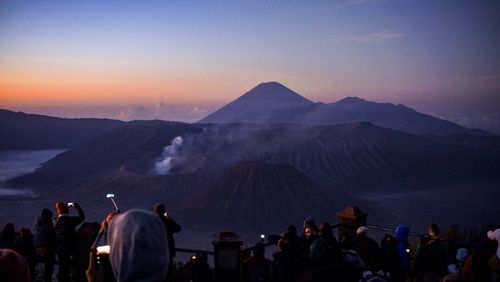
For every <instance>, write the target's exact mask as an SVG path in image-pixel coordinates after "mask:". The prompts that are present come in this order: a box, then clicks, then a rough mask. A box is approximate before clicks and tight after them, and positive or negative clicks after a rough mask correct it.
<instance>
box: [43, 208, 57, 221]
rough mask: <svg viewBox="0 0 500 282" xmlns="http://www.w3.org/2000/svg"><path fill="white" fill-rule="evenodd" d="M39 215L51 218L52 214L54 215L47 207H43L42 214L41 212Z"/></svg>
mask: <svg viewBox="0 0 500 282" xmlns="http://www.w3.org/2000/svg"><path fill="white" fill-rule="evenodd" d="M41 216H42V217H43V218H47V219H52V216H54V215H53V214H52V211H51V210H49V209H47V208H44V209H43V210H42V214H41Z"/></svg>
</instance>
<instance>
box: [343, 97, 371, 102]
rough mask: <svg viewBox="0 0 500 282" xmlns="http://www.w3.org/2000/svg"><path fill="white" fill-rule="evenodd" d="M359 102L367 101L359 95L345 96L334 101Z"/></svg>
mask: <svg viewBox="0 0 500 282" xmlns="http://www.w3.org/2000/svg"><path fill="white" fill-rule="evenodd" d="M360 102H368V101H367V100H365V99H363V98H359V97H346V98H344V99H341V100H339V101H338V102H336V103H360Z"/></svg>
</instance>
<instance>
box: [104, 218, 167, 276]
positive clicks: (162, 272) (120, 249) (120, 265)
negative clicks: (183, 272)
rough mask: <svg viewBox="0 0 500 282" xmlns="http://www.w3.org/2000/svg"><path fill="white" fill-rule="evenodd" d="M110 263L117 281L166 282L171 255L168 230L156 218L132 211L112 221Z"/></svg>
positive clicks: (110, 229) (110, 226)
mask: <svg viewBox="0 0 500 282" xmlns="http://www.w3.org/2000/svg"><path fill="white" fill-rule="evenodd" d="M108 242H109V246H110V255H109V260H110V262H111V267H112V269H113V273H114V275H115V278H116V280H117V281H164V280H165V278H166V277H167V271H168V262H169V251H168V239H167V234H166V231H165V226H164V225H163V223H162V222H161V220H160V219H159V218H158V217H157V216H155V215H154V214H152V213H150V212H147V211H143V210H130V211H127V212H125V213H123V214H119V215H117V216H115V217H114V218H113V220H112V221H111V224H110V225H109V230H108Z"/></svg>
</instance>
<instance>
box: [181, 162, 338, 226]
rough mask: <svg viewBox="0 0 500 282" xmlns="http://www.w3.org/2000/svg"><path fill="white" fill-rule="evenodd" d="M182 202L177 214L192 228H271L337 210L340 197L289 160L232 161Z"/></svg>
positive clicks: (318, 216)
mask: <svg viewBox="0 0 500 282" xmlns="http://www.w3.org/2000/svg"><path fill="white" fill-rule="evenodd" d="M184 203H185V204H184V207H183V208H181V209H180V210H179V212H178V214H182V215H183V217H182V220H183V221H184V222H187V223H188V224H190V225H191V226H196V228H197V229H207V230H213V229H216V230H225V229H228V228H231V230H237V231H249V230H260V231H265V230H269V231H275V230H276V228H277V227H279V226H280V225H284V224H287V223H293V222H300V221H301V220H302V219H303V218H304V217H305V216H308V215H312V216H315V217H316V218H321V216H323V217H324V216H325V215H328V214H329V213H331V211H332V210H339V209H340V208H341V207H343V206H344V205H345V197H344V195H343V194H342V193H341V192H339V191H337V192H336V193H334V192H333V190H332V189H326V188H325V187H322V186H321V185H320V184H318V183H317V182H315V181H314V180H312V179H311V178H309V177H307V176H306V175H305V174H303V173H302V172H300V171H298V170H297V169H295V168H293V167H291V166H289V165H286V164H283V163H274V162H264V161H253V162H242V163H238V164H236V165H234V166H232V167H231V168H230V169H228V170H227V171H226V172H225V173H224V174H223V175H222V176H220V177H218V178H217V179H216V180H215V181H213V182H212V183H211V184H210V185H209V186H208V188H206V189H205V190H203V191H201V192H199V193H196V194H194V195H192V196H191V197H189V198H188V199H187V200H186V201H184Z"/></svg>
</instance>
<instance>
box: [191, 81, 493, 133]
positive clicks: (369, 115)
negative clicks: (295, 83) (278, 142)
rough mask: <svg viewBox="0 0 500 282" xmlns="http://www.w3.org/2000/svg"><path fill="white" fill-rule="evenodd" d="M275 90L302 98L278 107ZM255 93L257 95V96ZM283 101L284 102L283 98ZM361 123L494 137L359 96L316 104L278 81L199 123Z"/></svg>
mask: <svg viewBox="0 0 500 282" xmlns="http://www.w3.org/2000/svg"><path fill="white" fill-rule="evenodd" d="M264 86H266V87H264ZM267 86H269V87H267ZM276 87H278V88H279V89H282V90H283V89H286V90H287V91H284V90H283V92H281V94H280V97H284V96H285V95H288V96H289V97H290V99H292V97H294V98H297V97H301V98H303V99H301V102H297V103H293V104H287V105H283V106H280V105H277V103H279V101H275V100H273V99H270V98H269V96H270V95H271V94H272V93H274V92H273V91H274V88H276ZM257 90H258V91H257ZM288 90H289V91H288ZM254 91H257V92H254ZM255 93H258V95H256V94H255ZM249 96H251V97H252V99H251V100H252V101H249V100H250V99H248V97H249ZM282 99H283V100H284V98H282ZM362 121H368V122H372V123H374V124H376V125H378V126H381V127H387V128H391V129H396V130H400V131H405V132H409V133H412V134H417V135H423V134H434V135H440V136H444V135H450V134H469V135H474V136H494V135H495V134H493V133H490V132H487V131H484V130H481V129H470V128H466V127H463V126H461V125H458V124H455V123H453V122H450V121H447V120H443V119H440V118H437V117H433V116H431V115H428V114H424V113H421V112H418V111H416V110H415V109H412V108H410V107H407V106H405V105H403V104H392V103H377V102H372V101H368V100H365V99H363V98H359V97H346V98H343V99H341V100H339V101H337V102H333V103H323V102H316V103H314V102H312V101H310V100H308V99H306V98H304V97H302V96H300V94H298V93H296V92H294V91H292V90H290V89H289V88H287V87H286V86H284V85H282V84H279V83H277V82H271V83H270V84H259V85H258V86H257V87H255V88H253V89H252V90H250V91H249V92H247V93H245V94H243V95H242V96H240V97H238V98H237V99H235V100H234V101H232V102H230V103H228V104H226V105H224V106H223V107H221V108H220V109H219V110H217V111H215V112H214V113H212V114H209V115H208V116H207V117H205V118H203V119H201V120H200V121H198V122H197V123H234V122H240V123H241V122H245V123H255V122H257V123H295V124H305V125H324V124H344V123H353V122H362Z"/></svg>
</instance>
